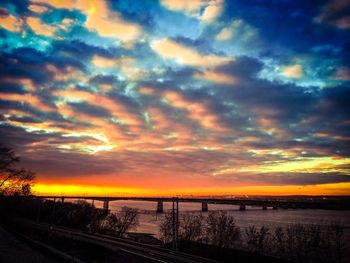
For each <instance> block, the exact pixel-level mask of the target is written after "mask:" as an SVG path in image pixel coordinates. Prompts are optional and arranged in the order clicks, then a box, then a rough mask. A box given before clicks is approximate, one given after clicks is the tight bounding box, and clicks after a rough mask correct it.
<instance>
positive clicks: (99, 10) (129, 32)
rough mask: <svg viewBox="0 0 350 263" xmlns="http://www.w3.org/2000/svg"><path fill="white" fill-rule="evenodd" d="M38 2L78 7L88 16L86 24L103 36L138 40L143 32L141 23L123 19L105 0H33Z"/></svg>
mask: <svg viewBox="0 0 350 263" xmlns="http://www.w3.org/2000/svg"><path fill="white" fill-rule="evenodd" d="M32 2H33V3H37V4H49V5H51V6H53V7H55V8H65V9H70V10H72V9H78V10H80V11H82V12H83V13H84V14H85V15H86V16H87V18H86V22H85V26H86V27H87V28H88V29H89V30H91V31H94V32H97V33H98V34H99V35H100V36H102V37H111V38H115V39H117V40H120V41H122V42H124V43H128V42H133V41H135V40H137V38H139V37H140V36H141V34H142V29H141V27H140V26H139V25H137V24H133V23H129V22H127V21H125V20H123V19H122V18H121V16H120V14H119V13H117V12H114V11H111V10H110V9H109V8H108V3H107V2H106V1H105V0H101V1H90V2H87V1H83V0H78V1H66V0H63V1H55V0H50V1H42V0H32Z"/></svg>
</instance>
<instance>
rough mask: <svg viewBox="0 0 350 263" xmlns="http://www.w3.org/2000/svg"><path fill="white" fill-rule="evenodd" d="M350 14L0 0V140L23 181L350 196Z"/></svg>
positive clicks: (298, 4) (283, 5)
mask: <svg viewBox="0 0 350 263" xmlns="http://www.w3.org/2000/svg"><path fill="white" fill-rule="evenodd" d="M315 2H317V3H315ZM349 14H350V2H349V1H346V0H325V1H298V0H290V1H288V0H284V1H267V0H256V1H253V0H244V1H243V0H241V1H235V0H232V1H231V0H230V1H221V0H205V1H201V0H191V1H185V0H160V1H131V0H130V1H107V0H106V1H105V0H100V1H92V0H90V1H88V0H86V1H82V0H81V1H80V0H46V1H44V0H18V1H17V0H2V1H1V2H0V47H1V51H0V52H1V58H0V138H1V139H0V142H1V143H3V144H4V145H5V146H7V147H11V148H13V149H14V150H15V151H16V153H17V154H18V155H19V156H21V160H22V161H21V163H22V165H23V166H24V167H26V168H29V169H32V170H33V171H35V172H36V175H37V180H36V183H35V185H34V187H33V189H34V191H35V193H37V194H66V195H82V194H86V195H147V196H152V195H153V196H155V195H163V196H165V195H190V194H193V195H226V194H228V195H229V194H243V195H244V194H247V195H252V194H258V195H259V194H267V195H270V194H276V195H281V194H301V195H308V194H314V195H322V194H325V195H333V194H334V195H338V194H341V195H345V194H350V170H349V168H350V107H349V104H350V65H349V64H350V34H349V33H350V16H349Z"/></svg>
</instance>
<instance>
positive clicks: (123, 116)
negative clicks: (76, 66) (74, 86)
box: [53, 90, 143, 132]
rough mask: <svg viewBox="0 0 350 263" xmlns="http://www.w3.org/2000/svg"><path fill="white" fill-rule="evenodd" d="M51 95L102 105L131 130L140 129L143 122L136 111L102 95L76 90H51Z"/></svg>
mask: <svg viewBox="0 0 350 263" xmlns="http://www.w3.org/2000/svg"><path fill="white" fill-rule="evenodd" d="M53 95H55V96H58V97H62V98H63V99H66V100H69V99H74V100H78V101H79V100H80V101H86V102H88V103H90V104H92V105H95V106H98V107H102V108H104V109H106V110H108V111H109V112H110V113H111V115H112V116H114V117H115V118H117V119H120V122H121V124H123V123H124V124H126V125H128V126H129V129H130V130H131V131H134V132H136V131H140V127H141V126H143V123H142V122H141V121H140V119H139V116H138V115H137V114H136V113H132V112H130V110H129V109H127V108H126V107H125V106H124V105H123V104H121V103H119V102H118V101H116V100H115V99H110V98H108V97H106V96H104V95H101V94H96V93H90V92H86V91H76V90H57V91H55V92H53Z"/></svg>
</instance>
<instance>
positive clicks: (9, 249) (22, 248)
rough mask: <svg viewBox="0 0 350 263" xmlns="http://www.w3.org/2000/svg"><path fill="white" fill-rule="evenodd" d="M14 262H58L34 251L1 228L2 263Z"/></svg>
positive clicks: (0, 252)
mask: <svg viewBox="0 0 350 263" xmlns="http://www.w3.org/2000/svg"><path fill="white" fill-rule="evenodd" d="M12 262H13V263H22V262H27V263H56V262H58V261H56V260H54V259H52V258H50V257H48V256H47V255H44V254H43V253H40V252H38V251H36V250H34V249H32V248H31V247H29V246H28V245H26V244H25V243H24V242H22V241H20V240H18V239H17V238H16V237H14V236H13V235H12V234H10V233H9V232H8V231H6V230H5V229H4V228H3V227H2V226H0V263H12Z"/></svg>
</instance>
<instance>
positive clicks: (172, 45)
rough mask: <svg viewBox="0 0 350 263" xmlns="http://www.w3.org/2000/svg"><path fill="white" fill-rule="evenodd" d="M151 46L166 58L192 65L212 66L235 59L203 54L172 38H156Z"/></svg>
mask: <svg viewBox="0 0 350 263" xmlns="http://www.w3.org/2000/svg"><path fill="white" fill-rule="evenodd" d="M151 47H152V49H153V50H154V51H155V52H157V53H158V54H159V55H160V56H161V57H163V58H165V59H174V60H175V61H177V62H178V63H181V64H185V65H190V66H197V67H207V68H210V67H217V66H220V65H224V64H227V63H228V62H230V61H232V60H233V58H232V57H223V56H216V55H203V54H200V53H198V52H197V51H196V50H194V49H191V48H189V47H186V46H184V45H181V44H178V43H177V42H175V41H173V40H170V39H161V40H154V41H153V42H152V44H151Z"/></svg>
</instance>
